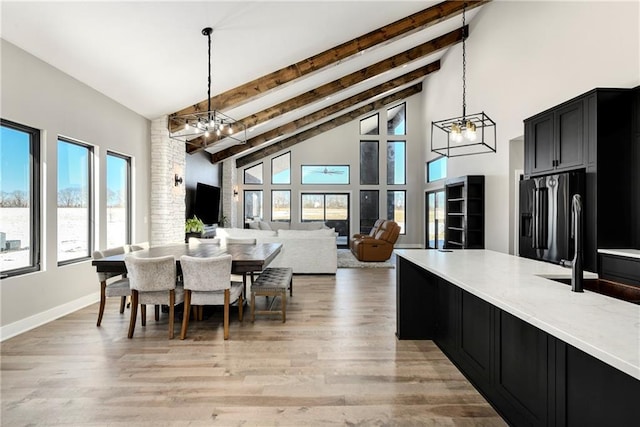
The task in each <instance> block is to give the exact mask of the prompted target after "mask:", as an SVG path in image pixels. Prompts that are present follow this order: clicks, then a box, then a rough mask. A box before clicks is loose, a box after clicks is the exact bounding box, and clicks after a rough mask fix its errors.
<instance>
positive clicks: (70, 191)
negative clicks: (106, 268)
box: [58, 138, 93, 265]
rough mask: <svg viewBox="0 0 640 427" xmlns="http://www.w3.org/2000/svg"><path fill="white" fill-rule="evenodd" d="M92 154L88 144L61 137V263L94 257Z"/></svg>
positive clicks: (59, 199)
mask: <svg viewBox="0 0 640 427" xmlns="http://www.w3.org/2000/svg"><path fill="white" fill-rule="evenodd" d="M92 154H93V150H92V148H91V147H89V146H88V145H85V144H82V143H79V142H75V141H71V140H69V139H65V138H58V265H62V264H69V263H72V262H76V261H80V260H84V259H87V258H89V257H90V256H91V249H92V247H93V229H92V227H91V224H93V203H92V200H93V196H92V191H91V188H92V180H91V176H92V173H93V171H92V165H93V156H92Z"/></svg>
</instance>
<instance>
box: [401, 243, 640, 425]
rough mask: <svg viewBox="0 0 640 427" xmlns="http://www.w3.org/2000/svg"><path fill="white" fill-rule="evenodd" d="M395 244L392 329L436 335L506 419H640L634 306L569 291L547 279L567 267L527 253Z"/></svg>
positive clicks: (639, 326) (639, 321) (638, 313)
mask: <svg viewBox="0 0 640 427" xmlns="http://www.w3.org/2000/svg"><path fill="white" fill-rule="evenodd" d="M395 253H396V254H397V256H398V261H397V267H398V268H397V284H396V286H397V301H396V302H397V305H398V309H397V321H398V325H397V335H398V338H400V339H432V340H434V341H435V342H436V344H438V346H439V347H440V348H441V349H442V350H443V351H444V352H445V354H447V356H448V357H449V358H450V359H451V360H452V361H453V362H454V363H455V364H456V365H457V366H458V367H459V368H460V370H461V371H462V372H463V373H464V374H465V375H466V376H467V377H468V378H469V379H470V380H471V381H472V382H473V383H474V385H476V387H477V388H478V389H479V390H480V391H481V392H482V393H483V394H484V395H485V397H487V399H488V400H489V401H490V402H492V404H493V405H494V406H495V407H496V409H497V410H499V411H500V412H501V414H503V416H504V417H505V418H506V419H507V420H508V421H509V422H510V423H512V424H515V425H598V423H604V424H606V425H626V424H627V423H629V422H630V421H631V420H634V422H637V421H638V419H637V415H636V413H635V407H636V406H637V401H638V400H637V399H638V396H640V306H638V305H634V304H631V303H629V302H624V301H619V300H616V299H613V298H609V297H605V296H603V295H599V294H596V293H593V292H590V291H585V292H584V293H575V292H571V289H570V287H569V286H567V285H566V284H563V283H559V282H557V281H555V280H550V279H567V278H570V276H571V270H570V269H567V268H564V267H560V266H557V265H553V264H549V263H544V262H539V261H533V260H530V259H526V258H520V257H514V256H511V255H507V254H502V253H498V252H493V251H488V250H456V251H451V252H441V251H438V250H420V249H414V250H409V249H408V250H396V251H395ZM596 277H597V276H596V275H595V274H592V273H585V279H589V278H596ZM631 417H633V418H631Z"/></svg>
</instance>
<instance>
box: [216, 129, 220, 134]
mask: <svg viewBox="0 0 640 427" xmlns="http://www.w3.org/2000/svg"><path fill="white" fill-rule="evenodd" d="M216 135H218V136H220V128H218V129H216Z"/></svg>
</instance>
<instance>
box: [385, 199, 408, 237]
mask: <svg viewBox="0 0 640 427" xmlns="http://www.w3.org/2000/svg"><path fill="white" fill-rule="evenodd" d="M405 195H406V192H405V191H404V190H389V191H387V219H392V220H394V221H395V222H397V223H398V225H399V226H400V234H406V233H407V231H406V229H405V212H406V207H405Z"/></svg>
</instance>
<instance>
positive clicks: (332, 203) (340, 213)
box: [301, 193, 349, 245]
mask: <svg viewBox="0 0 640 427" xmlns="http://www.w3.org/2000/svg"><path fill="white" fill-rule="evenodd" d="M301 196H302V200H301V202H302V203H301V205H302V221H323V222H324V223H325V224H326V225H327V227H330V228H335V230H336V232H337V233H338V244H341V245H344V244H346V243H347V240H346V239H347V237H348V236H349V195H348V194H345V193H302V195H301Z"/></svg>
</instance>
